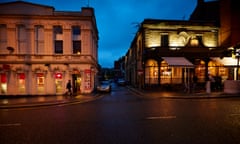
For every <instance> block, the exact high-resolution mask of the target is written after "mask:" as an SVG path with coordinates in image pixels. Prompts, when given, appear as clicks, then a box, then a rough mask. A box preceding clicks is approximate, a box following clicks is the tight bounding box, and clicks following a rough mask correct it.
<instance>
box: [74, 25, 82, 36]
mask: <svg viewBox="0 0 240 144" xmlns="http://www.w3.org/2000/svg"><path fill="white" fill-rule="evenodd" d="M72 34H73V35H80V34H81V29H80V27H79V26H72Z"/></svg>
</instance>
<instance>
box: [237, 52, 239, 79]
mask: <svg viewBox="0 0 240 144" xmlns="http://www.w3.org/2000/svg"><path fill="white" fill-rule="evenodd" d="M238 69H239V56H238V57H237V80H238V77H239V76H238Z"/></svg>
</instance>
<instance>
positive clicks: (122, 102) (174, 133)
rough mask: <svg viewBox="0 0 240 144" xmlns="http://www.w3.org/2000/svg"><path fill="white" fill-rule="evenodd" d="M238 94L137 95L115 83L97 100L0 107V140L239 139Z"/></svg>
mask: <svg viewBox="0 0 240 144" xmlns="http://www.w3.org/2000/svg"><path fill="white" fill-rule="evenodd" d="M239 134H240V99H238V98H226V99H225V98H221V99H161V98H160V99H141V98H140V97H137V96H136V95H135V94H133V93H132V92H130V91H128V89H126V88H125V87H117V86H116V87H113V91H112V93H111V94H106V95H105V96H104V97H103V98H102V99H98V100H96V101H92V102H88V103H81V104H71V105H61V106H49V107H39V108H37V107H34V108H18V109H9V110H6V109H5V110H4V109H1V110H0V144H16V143H17V144H70V143H71V144H75V143H76V144H161V143H163V144H166V143H168V144H193V143H194V144H203V143H211V144H213V143H214V144H226V143H229V144H230V143H231V144H238V143H240V138H239Z"/></svg>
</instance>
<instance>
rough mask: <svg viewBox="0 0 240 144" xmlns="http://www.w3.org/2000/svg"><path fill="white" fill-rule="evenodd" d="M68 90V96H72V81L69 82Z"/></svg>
mask: <svg viewBox="0 0 240 144" xmlns="http://www.w3.org/2000/svg"><path fill="white" fill-rule="evenodd" d="M66 89H67V90H68V94H70V95H72V84H71V80H68V83H67V86H66Z"/></svg>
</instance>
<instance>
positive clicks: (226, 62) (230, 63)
mask: <svg viewBox="0 0 240 144" xmlns="http://www.w3.org/2000/svg"><path fill="white" fill-rule="evenodd" d="M210 59H211V60H213V61H216V62H218V63H220V64H222V65H224V66H237V59H234V58H232V57H224V58H222V59H221V58H219V57H211V58H210Z"/></svg>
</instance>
